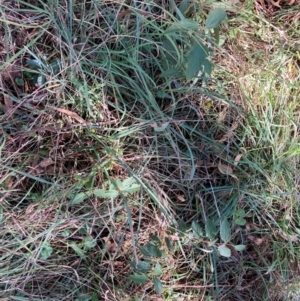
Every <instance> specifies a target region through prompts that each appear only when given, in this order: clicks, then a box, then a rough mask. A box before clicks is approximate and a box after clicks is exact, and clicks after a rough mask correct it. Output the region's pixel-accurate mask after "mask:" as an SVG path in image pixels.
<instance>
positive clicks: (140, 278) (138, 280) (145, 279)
mask: <svg viewBox="0 0 300 301" xmlns="http://www.w3.org/2000/svg"><path fill="white" fill-rule="evenodd" d="M128 278H129V280H131V281H133V282H135V283H138V284H145V283H147V282H148V281H149V278H148V277H147V276H145V275H140V274H134V275H130V276H129V277H128Z"/></svg>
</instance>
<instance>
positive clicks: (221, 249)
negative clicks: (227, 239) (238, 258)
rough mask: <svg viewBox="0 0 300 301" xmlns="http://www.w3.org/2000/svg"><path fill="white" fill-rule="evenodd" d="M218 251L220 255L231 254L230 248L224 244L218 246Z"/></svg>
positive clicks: (226, 255)
mask: <svg viewBox="0 0 300 301" xmlns="http://www.w3.org/2000/svg"><path fill="white" fill-rule="evenodd" d="M218 251H219V253H220V255H221V256H224V257H227V258H228V257H230V256H231V250H230V249H229V248H228V247H226V245H221V246H219V247H218Z"/></svg>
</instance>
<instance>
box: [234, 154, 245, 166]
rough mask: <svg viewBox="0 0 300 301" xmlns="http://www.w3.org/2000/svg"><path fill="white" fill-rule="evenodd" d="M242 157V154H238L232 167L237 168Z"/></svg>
mask: <svg viewBox="0 0 300 301" xmlns="http://www.w3.org/2000/svg"><path fill="white" fill-rule="evenodd" d="M242 157H243V154H238V155H237V156H236V157H235V159H234V165H235V166H237V165H238V163H239V162H240V160H241V158H242Z"/></svg>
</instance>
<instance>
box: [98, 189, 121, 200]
mask: <svg viewBox="0 0 300 301" xmlns="http://www.w3.org/2000/svg"><path fill="white" fill-rule="evenodd" d="M93 194H94V195H95V196H97V197H99V198H112V199H114V198H116V197H117V196H118V195H119V192H118V191H117V190H115V189H111V190H104V189H94V190H93Z"/></svg>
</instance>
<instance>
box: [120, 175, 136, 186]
mask: <svg viewBox="0 0 300 301" xmlns="http://www.w3.org/2000/svg"><path fill="white" fill-rule="evenodd" d="M135 182H136V180H135V178H133V177H129V178H127V179H125V180H123V182H122V186H123V189H126V187H130V186H131V185H132V184H134V183H135Z"/></svg>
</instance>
